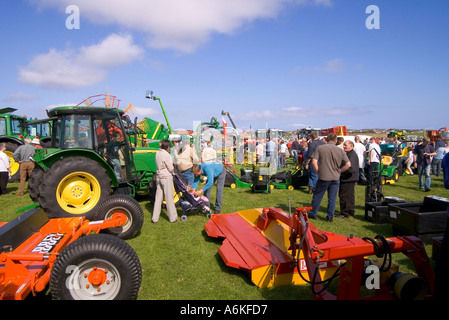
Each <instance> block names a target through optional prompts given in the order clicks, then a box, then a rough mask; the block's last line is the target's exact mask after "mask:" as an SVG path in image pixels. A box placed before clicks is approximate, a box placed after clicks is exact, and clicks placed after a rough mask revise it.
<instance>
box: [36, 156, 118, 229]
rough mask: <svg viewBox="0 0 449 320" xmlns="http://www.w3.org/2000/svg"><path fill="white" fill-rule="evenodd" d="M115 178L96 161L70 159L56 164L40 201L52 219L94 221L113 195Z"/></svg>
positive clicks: (44, 182) (47, 174)
mask: <svg viewBox="0 0 449 320" xmlns="http://www.w3.org/2000/svg"><path fill="white" fill-rule="evenodd" d="M110 185H111V179H110V178H109V176H108V174H107V172H106V170H105V169H104V168H103V167H102V166H101V165H100V164H99V163H98V162H96V161H94V160H91V159H88V158H83V157H70V158H65V159H63V160H61V161H58V162H56V163H54V164H53V165H52V166H51V167H50V169H49V170H47V171H46V172H45V174H44V176H43V178H42V184H41V187H40V192H39V202H40V204H41V207H42V208H43V209H44V210H45V212H46V213H47V216H48V217H49V218H62V217H73V216H85V217H86V218H87V219H89V220H92V218H93V216H94V213H95V210H96V208H97V206H98V205H99V203H100V202H102V201H103V200H105V199H106V198H107V197H108V196H109V195H110V194H111V193H112V189H111V186H110Z"/></svg>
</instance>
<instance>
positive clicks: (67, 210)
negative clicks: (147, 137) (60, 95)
mask: <svg viewBox="0 0 449 320" xmlns="http://www.w3.org/2000/svg"><path fill="white" fill-rule="evenodd" d="M47 114H48V117H49V119H48V120H49V121H51V123H52V130H51V133H52V137H51V144H50V147H49V148H46V149H37V150H36V154H35V156H34V161H35V169H34V171H33V173H32V175H31V177H30V179H29V183H28V189H29V193H30V196H31V198H32V199H33V200H34V201H36V202H39V203H40V205H41V207H42V208H43V209H44V210H45V211H46V213H47V215H48V216H49V217H50V218H52V217H70V216H79V215H82V216H86V217H87V219H92V217H93V215H94V214H95V210H96V208H97V206H98V204H99V203H101V202H102V201H103V200H104V199H106V198H107V197H108V196H109V195H111V194H126V195H130V196H135V195H136V194H147V193H148V189H149V184H150V181H151V178H152V177H153V174H154V173H155V172H156V164H155V155H156V152H157V151H158V149H159V148H158V147H156V146H150V147H136V146H133V145H132V144H131V143H130V137H135V136H136V134H138V133H139V132H140V131H138V130H137V128H136V126H135V124H133V123H132V122H131V119H129V117H128V116H127V115H125V114H124V112H123V110H120V109H118V108H111V107H93V106H87V107H86V106H67V107H57V108H54V109H51V110H49V111H47ZM133 140H134V141H136V139H133Z"/></svg>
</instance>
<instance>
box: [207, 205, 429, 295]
mask: <svg viewBox="0 0 449 320" xmlns="http://www.w3.org/2000/svg"><path fill="white" fill-rule="evenodd" d="M308 209H310V208H297V209H296V210H295V213H294V214H293V216H291V217H290V216H289V215H288V214H286V213H284V212H283V211H282V210H281V209H277V208H268V209H263V211H262V214H261V215H260V216H259V218H258V219H257V222H256V223H255V224H254V226H251V225H250V224H249V223H248V221H246V220H245V219H241V218H240V215H239V214H238V213H234V214H227V215H223V214H222V215H214V216H212V218H211V219H210V220H209V222H208V223H207V224H206V225H205V230H206V232H207V234H208V235H209V236H212V237H218V238H225V240H224V241H223V245H222V246H221V247H220V249H219V253H220V255H221V257H222V258H223V260H224V261H225V263H226V264H227V265H228V266H231V267H234V268H240V269H244V270H249V271H251V270H254V269H256V268H260V266H262V265H268V264H274V265H275V266H276V268H275V269H276V270H275V272H276V273H278V272H279V273H281V272H284V271H285V270H286V269H289V270H290V272H295V271H294V270H292V268H291V266H292V265H294V264H295V263H296V266H297V265H298V263H299V259H297V257H299V253H300V252H301V253H302V255H303V259H304V262H305V265H306V267H307V274H308V278H309V281H308V283H309V284H311V286H312V291H313V294H314V298H315V299H326V300H336V299H337V300H359V299H383V300H387V299H395V296H394V295H393V293H392V290H391V288H389V287H388V285H387V283H381V285H380V288H379V289H377V290H376V295H375V296H369V297H361V290H360V288H361V285H362V282H363V281H362V279H363V276H364V272H365V268H364V261H365V258H366V257H367V256H373V255H377V256H378V255H379V254H380V253H381V252H389V253H403V254H405V255H406V256H407V257H408V258H410V259H411V261H412V262H413V265H414V267H415V270H416V272H417V276H418V277H420V278H422V279H424V280H425V282H426V283H427V286H428V294H427V296H426V297H427V298H428V297H429V296H431V295H432V293H433V289H434V282H435V275H434V272H433V269H432V267H431V265H430V261H429V258H428V256H427V253H426V251H425V248H424V245H423V243H422V241H421V240H420V239H419V238H417V237H414V236H401V237H393V238H388V239H385V238H384V239H383V241H381V240H378V239H375V240H374V242H372V241H368V240H367V239H361V238H357V237H354V236H352V235H350V236H342V235H337V234H335V233H332V232H328V231H321V230H319V229H317V228H316V227H315V226H314V225H312V224H309V220H308V216H307V210H308ZM273 221H278V222H280V224H282V225H284V226H287V227H288V228H289V229H290V238H289V240H290V247H289V248H288V249H289V250H291V251H288V252H285V250H281V249H280V248H278V247H277V246H276V245H275V244H274V243H273V242H272V241H270V240H268V239H266V238H265V237H264V236H263V232H264V231H265V229H266V228H267V226H268V225H269V223H270V222H273ZM342 262H344V263H342ZM323 263H330V264H332V263H338V264H341V266H340V268H339V269H338V270H337V271H338V273H337V271H336V272H335V278H337V277H338V293H337V294H332V293H330V292H329V291H327V290H326V287H325V286H324V284H323V277H322V276H321V274H320V272H316V271H317V268H318V267H319V268H320V269H321V266H322V264H323ZM283 269H284V271H283ZM324 280H326V279H324Z"/></svg>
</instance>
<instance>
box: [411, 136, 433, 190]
mask: <svg viewBox="0 0 449 320" xmlns="http://www.w3.org/2000/svg"><path fill="white" fill-rule="evenodd" d="M413 152H414V153H415V154H416V161H415V165H416V167H417V168H418V179H419V189H420V190H423V189H424V191H430V185H431V183H432V178H431V177H430V169H431V164H432V160H431V157H432V156H434V155H436V152H435V149H434V148H433V146H432V145H431V144H430V139H429V138H424V139H423V141H422V143H420V144H418V145H417V146H416V147H415V150H414V151H413ZM423 178H424V179H423Z"/></svg>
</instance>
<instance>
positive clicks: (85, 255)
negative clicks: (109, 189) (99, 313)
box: [0, 195, 143, 300]
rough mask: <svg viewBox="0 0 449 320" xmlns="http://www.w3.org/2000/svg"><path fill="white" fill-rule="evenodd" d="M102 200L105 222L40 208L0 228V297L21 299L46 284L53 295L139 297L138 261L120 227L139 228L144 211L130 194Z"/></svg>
mask: <svg viewBox="0 0 449 320" xmlns="http://www.w3.org/2000/svg"><path fill="white" fill-rule="evenodd" d="M112 203H114V205H112ZM104 204H107V206H100V208H99V210H103V209H101V207H103V208H109V210H108V213H107V218H105V220H98V221H89V220H86V219H85V218H84V217H82V216H80V217H73V218H55V219H49V218H48V217H47V216H46V214H45V212H44V210H43V209H41V208H39V207H37V208H33V209H31V210H29V211H27V212H25V213H24V214H22V215H21V216H19V217H18V218H16V219H14V220H13V221H11V222H9V223H7V224H4V225H3V226H1V227H0V252H1V253H0V299H2V300H22V299H25V298H26V297H27V296H28V295H29V294H30V293H31V294H33V295H35V294H36V293H37V292H41V291H43V290H45V289H46V288H47V285H48V284H50V285H49V287H50V291H51V295H52V298H53V299H63V300H67V299H78V300H92V299H93V300H95V299H102V300H104V299H120V300H122V299H135V298H136V297H137V292H138V289H139V287H140V283H141V278H142V272H141V266H140V261H139V259H138V257H137V255H136V253H135V252H134V250H133V249H132V248H131V247H130V246H129V245H128V244H127V243H126V242H125V241H123V240H122V239H120V236H121V235H122V234H121V232H120V230H122V231H124V232H125V230H124V229H125V228H124V226H126V225H127V224H129V221H130V220H131V221H134V222H135V223H136V224H137V225H140V227H141V224H142V223H143V212H142V211H141V210H142V209H141V208H140V205H139V204H138V202H137V201H136V200H134V199H133V198H131V197H128V196H122V195H118V196H112V197H110V198H108V199H106V200H105V202H104ZM113 208H115V209H113ZM139 208H140V211H139ZM126 231H128V230H126ZM100 232H102V234H100ZM103 232H107V233H110V234H103ZM114 234H115V235H114Z"/></svg>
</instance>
